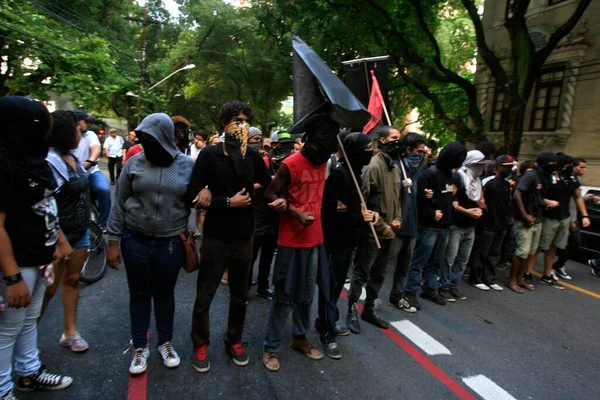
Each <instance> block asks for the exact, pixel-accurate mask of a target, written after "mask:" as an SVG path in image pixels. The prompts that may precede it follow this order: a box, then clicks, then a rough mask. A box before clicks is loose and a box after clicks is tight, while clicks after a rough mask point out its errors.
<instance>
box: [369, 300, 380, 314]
mask: <svg viewBox="0 0 600 400" xmlns="http://www.w3.org/2000/svg"><path fill="white" fill-rule="evenodd" d="M380 304H381V300H379V299H375V301H373V307H372V308H371V314H373V316H374V317H375V318H377V319H381V317H380V316H379V305H380Z"/></svg>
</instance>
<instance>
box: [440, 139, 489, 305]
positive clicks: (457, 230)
mask: <svg viewBox="0 0 600 400" xmlns="http://www.w3.org/2000/svg"><path fill="white" fill-rule="evenodd" d="M486 165H487V163H486V162H485V156H484V155H483V153H482V152H480V151H479V150H472V151H469V152H468V153H467V158H466V159H465V161H464V162H463V165H462V167H461V168H460V169H459V170H458V171H457V172H455V173H454V174H453V176H452V180H453V183H454V186H455V187H456V195H455V196H456V197H455V203H454V205H455V207H454V216H453V219H452V225H450V232H449V237H448V245H447V247H446V257H445V262H444V264H443V266H442V270H441V274H440V284H439V290H438V293H439V294H440V297H442V298H443V299H444V300H446V301H448V302H455V301H456V300H466V299H467V297H466V296H465V295H464V294H463V293H462V292H461V291H460V290H458V285H459V284H460V282H461V281H462V277H463V273H464V272H465V268H466V267H467V262H468V261H469V257H470V256H471V250H472V249H473V243H474V241H475V223H476V221H477V220H478V219H479V218H481V216H482V215H483V211H482V209H481V208H480V207H481V206H482V204H483V185H482V184H481V176H482V175H483V173H484V171H485V168H486Z"/></svg>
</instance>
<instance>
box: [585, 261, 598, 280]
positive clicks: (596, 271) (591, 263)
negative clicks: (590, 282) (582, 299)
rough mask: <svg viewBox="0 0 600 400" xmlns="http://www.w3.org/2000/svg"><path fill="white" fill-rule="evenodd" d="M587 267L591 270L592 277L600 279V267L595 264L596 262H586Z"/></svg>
mask: <svg viewBox="0 0 600 400" xmlns="http://www.w3.org/2000/svg"><path fill="white" fill-rule="evenodd" d="M588 265H589V266H590V268H591V269H592V275H594V276H596V277H600V267H598V265H597V264H596V260H588Z"/></svg>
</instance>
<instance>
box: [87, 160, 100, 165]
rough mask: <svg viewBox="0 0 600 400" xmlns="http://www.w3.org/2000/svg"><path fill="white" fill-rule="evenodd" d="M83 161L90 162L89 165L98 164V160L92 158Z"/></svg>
mask: <svg viewBox="0 0 600 400" xmlns="http://www.w3.org/2000/svg"><path fill="white" fill-rule="evenodd" d="M84 162H86V163H90V165H98V160H96V161H92V160H85V161H84Z"/></svg>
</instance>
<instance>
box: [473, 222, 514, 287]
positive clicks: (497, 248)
mask: <svg viewBox="0 0 600 400" xmlns="http://www.w3.org/2000/svg"><path fill="white" fill-rule="evenodd" d="M505 236H506V230H504V229H503V230H500V231H488V230H485V229H484V230H483V231H481V233H480V234H479V240H478V245H477V251H476V252H475V257H474V258H473V259H472V261H473V262H472V269H471V274H470V275H469V283H470V284H471V285H477V284H479V283H484V284H486V285H493V284H495V283H497V281H498V278H497V277H496V266H497V265H498V264H499V263H500V262H501V261H502V246H503V244H504V237H505Z"/></svg>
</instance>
